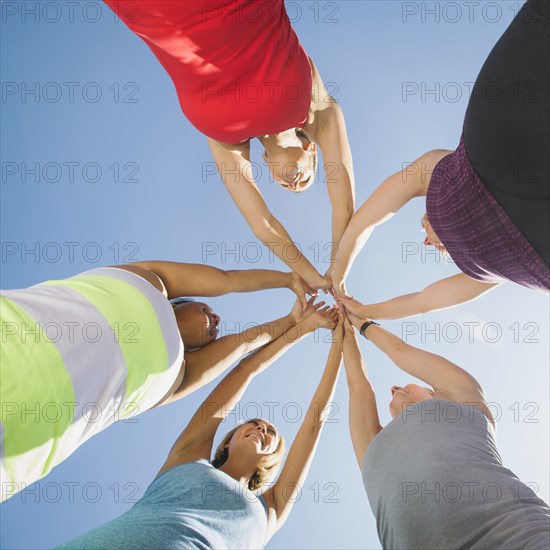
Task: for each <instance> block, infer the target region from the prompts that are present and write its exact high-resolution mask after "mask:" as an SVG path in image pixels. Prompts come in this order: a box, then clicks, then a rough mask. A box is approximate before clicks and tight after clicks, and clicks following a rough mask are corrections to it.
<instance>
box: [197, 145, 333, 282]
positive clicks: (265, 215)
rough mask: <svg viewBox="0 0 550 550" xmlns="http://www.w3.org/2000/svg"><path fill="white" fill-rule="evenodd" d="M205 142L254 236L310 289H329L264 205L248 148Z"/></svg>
mask: <svg viewBox="0 0 550 550" xmlns="http://www.w3.org/2000/svg"><path fill="white" fill-rule="evenodd" d="M208 143H209V145H210V149H211V151H212V156H213V157H214V162H215V163H216V166H217V167H218V171H219V173H220V176H221V179H222V181H223V182H224V184H225V186H226V188H227V190H228V191H229V194H230V195H231V198H232V199H233V201H234V202H235V204H236V205H237V207H238V208H239V210H240V211H241V214H242V215H243V217H244V219H245V220H246V222H247V223H248V225H249V226H250V229H252V231H253V232H254V235H255V236H256V238H257V239H259V240H260V241H262V242H263V243H264V244H265V245H266V246H267V247H268V248H269V249H270V250H271V251H272V252H273V254H275V256H277V257H278V258H279V259H280V260H281V261H283V262H284V263H286V264H287V265H288V267H289V268H290V269H292V270H293V271H295V272H296V273H297V274H298V275H300V277H302V279H304V281H306V283H307V284H308V285H310V286H311V287H312V288H316V289H318V288H323V289H324V288H329V287H330V281H328V280H325V279H324V278H323V277H322V276H321V275H320V274H319V273H318V272H317V270H316V269H315V268H314V267H313V265H311V263H310V262H309V261H308V259H307V258H306V257H305V256H303V255H302V253H301V252H300V250H298V248H297V246H296V245H295V244H294V242H293V240H292V239H291V237H290V235H289V234H288V233H287V231H286V229H285V228H284V227H283V226H282V225H281V223H280V222H279V220H277V219H276V218H275V216H273V214H272V213H271V212H270V210H269V208H268V207H267V204H266V202H265V200H264V198H263V197H262V194H261V193H260V190H259V189H258V186H257V185H256V182H255V181H254V179H253V178H252V174H253V170H252V166H251V164H250V159H249V158H248V151H242V150H241V149H235V150H229V149H228V148H227V147H226V146H224V145H222V144H220V143H218V142H217V141H214V140H212V139H209V140H208Z"/></svg>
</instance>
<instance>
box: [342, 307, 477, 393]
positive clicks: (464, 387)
mask: <svg viewBox="0 0 550 550" xmlns="http://www.w3.org/2000/svg"><path fill="white" fill-rule="evenodd" d="M350 319H351V320H352V321H353V325H354V326H355V328H357V329H360V327H361V325H362V324H363V322H364V321H365V319H359V318H358V317H355V316H353V315H350ZM365 335H366V337H367V338H368V339H369V340H370V341H371V342H372V343H373V344H374V345H375V346H376V347H377V348H378V349H379V350H381V351H383V352H384V353H385V354H386V355H387V356H388V357H389V358H390V359H391V360H392V361H393V362H394V363H395V364H396V365H397V366H398V367H399V368H400V369H401V370H403V371H405V372H407V373H409V374H411V375H412V376H415V377H416V378H419V379H420V380H423V381H424V382H426V383H427V384H430V386H432V387H433V389H434V390H435V392H436V394H439V395H445V396H446V398H449V400H451V401H457V402H467V401H478V402H482V403H484V402H485V401H484V398H483V391H482V389H481V386H480V385H479V383H478V381H477V380H476V379H475V378H474V377H473V376H472V375H471V374H469V373H468V372H466V371H465V370H464V369H461V368H460V367H459V366H457V365H455V364H454V363H452V362H451V361H449V360H448V359H445V357H441V355H436V354H435V353H430V352H429V351H425V350H422V349H419V348H415V347H414V346H411V345H409V344H407V343H405V342H404V341H403V340H402V339H401V338H399V337H398V336H395V335H394V334H392V333H391V332H388V331H387V330H385V329H383V328H382V327H379V326H376V325H370V326H369V327H368V328H367V330H366V332H365Z"/></svg>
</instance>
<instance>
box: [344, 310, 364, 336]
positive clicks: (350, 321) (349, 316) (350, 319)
mask: <svg viewBox="0 0 550 550" xmlns="http://www.w3.org/2000/svg"><path fill="white" fill-rule="evenodd" d="M369 320H370V319H367V318H365V317H359V316H357V315H354V314H353V313H351V312H349V311H348V310H346V321H347V323H346V324H345V325H344V330H345V331H346V332H350V331H351V332H353V327H355V328H356V329H357V330H360V328H361V326H362V325H363V323H364V322H365V321H369Z"/></svg>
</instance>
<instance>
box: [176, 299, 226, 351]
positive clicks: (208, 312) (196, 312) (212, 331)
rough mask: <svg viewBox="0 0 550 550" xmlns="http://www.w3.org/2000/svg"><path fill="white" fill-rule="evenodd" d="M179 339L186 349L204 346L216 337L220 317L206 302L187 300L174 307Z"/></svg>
mask: <svg viewBox="0 0 550 550" xmlns="http://www.w3.org/2000/svg"><path fill="white" fill-rule="evenodd" d="M174 314H175V316H176V321H177V323H178V328H179V331H180V335H181V339H182V340H183V344H184V345H185V347H186V348H187V349H196V348H202V347H203V346H206V345H207V344H209V343H210V342H213V341H214V340H215V339H216V336H217V334H218V326H219V324H220V317H219V316H218V315H216V314H215V313H214V312H213V311H212V309H210V306H209V305H208V304H205V303H203V302H188V303H185V304H178V305H177V306H175V308H174Z"/></svg>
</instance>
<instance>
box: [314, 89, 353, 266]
mask: <svg viewBox="0 0 550 550" xmlns="http://www.w3.org/2000/svg"><path fill="white" fill-rule="evenodd" d="M327 100H330V101H331V103H330V105H329V107H328V108H327V109H324V110H323V111H321V112H320V113H319V119H320V120H319V125H320V131H319V133H318V136H317V143H318V144H319V147H320V148H321V153H322V155H323V163H324V168H325V177H326V180H327V190H328V196H329V199H330V203H331V205H332V249H331V259H332V260H335V259H336V253H337V251H338V246H339V244H340V240H341V239H342V236H343V235H344V232H345V230H346V228H347V226H348V224H349V221H350V220H351V217H352V215H353V211H354V209H355V179H354V175H353V160H352V156H351V148H350V145H349V142H348V136H347V131H346V123H345V120H344V115H343V113H342V109H341V108H340V106H339V105H338V103H336V101H335V100H333V99H332V98H330V96H327ZM332 269H333V264H331V269H330V270H331V271H332Z"/></svg>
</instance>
